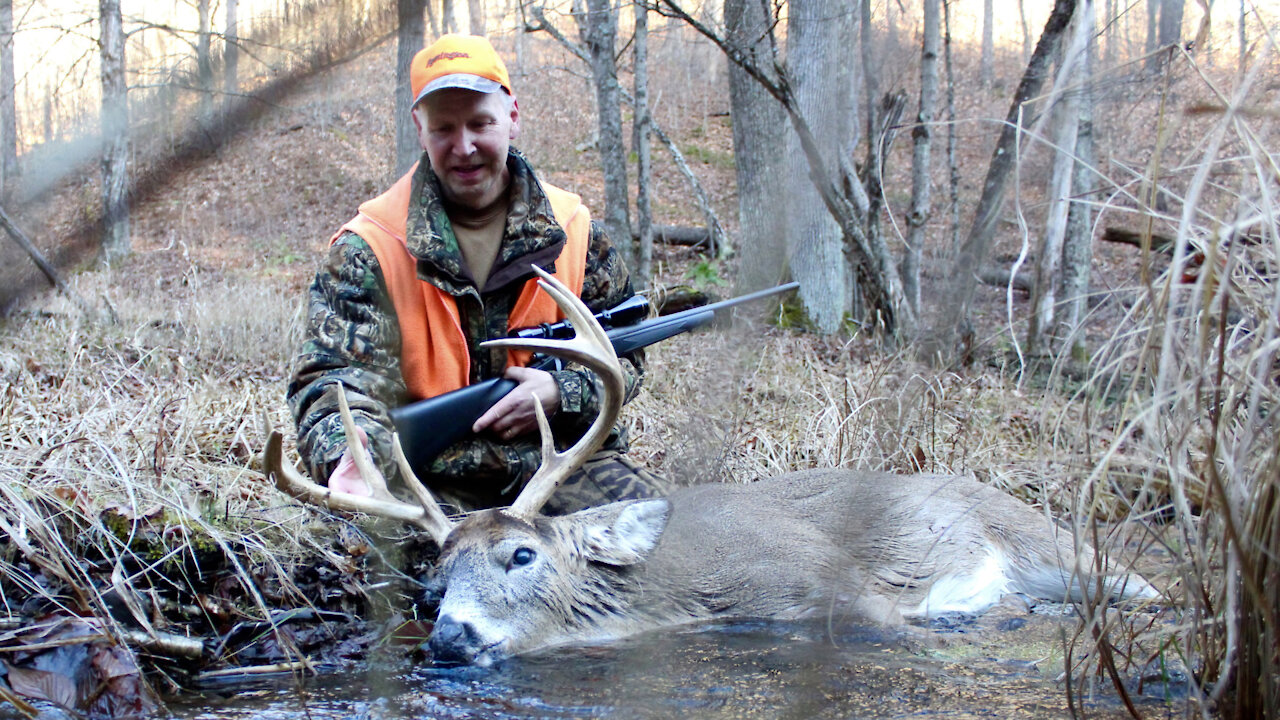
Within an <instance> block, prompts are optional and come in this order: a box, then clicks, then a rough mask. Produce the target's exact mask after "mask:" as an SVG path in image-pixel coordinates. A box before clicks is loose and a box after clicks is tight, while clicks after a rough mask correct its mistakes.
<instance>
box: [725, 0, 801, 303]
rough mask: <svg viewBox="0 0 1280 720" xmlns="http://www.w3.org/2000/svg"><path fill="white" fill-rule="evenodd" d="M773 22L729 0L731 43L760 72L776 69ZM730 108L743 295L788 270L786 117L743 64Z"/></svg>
mask: <svg viewBox="0 0 1280 720" xmlns="http://www.w3.org/2000/svg"><path fill="white" fill-rule="evenodd" d="M772 22H773V18H772V17H771V14H770V13H769V12H768V10H767V8H766V5H765V4H764V3H761V2H759V0H725V3H724V26H725V36H726V39H727V40H728V41H729V42H730V43H731V44H733V45H734V46H735V47H738V48H740V49H741V51H742V53H743V54H744V55H746V56H747V57H748V58H750V60H751V62H752V63H754V64H755V65H756V66H758V67H761V68H772V67H773V66H774V56H773V50H772V47H771V45H770V43H769V35H770V32H769V29H770V26H771V24H772ZM729 106H730V108H731V114H732V117H733V156H734V161H735V166H736V167H735V172H736V176H737V181H738V224H739V226H740V228H741V229H740V231H739V232H740V233H741V237H740V239H739V241H738V292H739V294H743V293H747V292H752V291H755V290H763V289H765V288H768V287H773V286H775V285H777V284H779V283H781V282H782V281H783V280H784V278H785V277H786V275H787V273H788V272H789V268H788V260H787V222H786V219H787V218H786V213H785V212H780V210H779V207H780V205H781V204H782V203H779V197H778V189H777V187H776V186H775V185H774V184H773V182H771V181H772V180H773V179H775V178H779V177H781V176H782V168H783V151H784V149H785V147H786V144H785V143H786V129H787V115H786V113H785V112H784V111H783V109H782V105H780V104H779V103H778V101H777V100H775V99H774V98H773V96H771V95H770V94H769V91H768V90H766V89H765V88H764V87H763V86H762V85H760V83H757V82H756V81H755V80H754V79H752V78H751V76H750V74H748V73H747V71H746V70H744V69H743V68H742V67H741V66H739V65H738V64H736V63H730V64H729Z"/></svg>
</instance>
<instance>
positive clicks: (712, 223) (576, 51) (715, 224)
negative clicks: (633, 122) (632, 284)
mask: <svg viewBox="0 0 1280 720" xmlns="http://www.w3.org/2000/svg"><path fill="white" fill-rule="evenodd" d="M525 9H526V10H527V12H528V13H529V17H528V19H527V20H526V24H525V26H524V30H525V32H545V33H547V34H549V35H551V37H553V38H555V40H556V42H558V43H560V44H561V45H562V46H564V48H565V49H566V50H568V51H569V52H571V53H573V55H574V57H576V58H578V59H579V60H581V61H582V62H583V63H585V64H586V65H587V66H588V67H590V65H591V56H590V54H589V53H588V52H587V51H586V49H584V48H583V46H582V45H580V44H578V43H575V42H573V41H572V40H570V39H569V38H567V37H565V35H564V33H562V32H560V30H559V29H557V28H556V26H555V25H554V24H552V23H551V22H548V21H547V18H546V14H545V13H544V12H543V10H542V8H541V7H540V6H538V5H529V6H526V7H525ZM530 20H531V22H530ZM618 94H619V96H621V98H622V101H623V102H626V103H630V104H631V105H632V106H634V105H635V98H633V97H631V94H630V93H628V92H627V89H626V88H624V87H622V86H621V85H619V86H618ZM649 129H650V131H651V132H652V133H653V136H654V137H655V138H657V139H658V142H660V143H662V146H663V147H664V148H666V150H667V152H668V153H669V154H670V155H671V162H672V163H674V164H675V166H676V170H678V171H679V172H680V174H681V175H682V176H684V178H685V180H687V181H688V183H689V189H690V190H691V191H693V198H694V201H695V202H696V203H697V204H698V208H699V209H700V210H701V211H702V215H703V217H705V218H706V219H707V235H706V236H707V238H709V240H710V243H711V247H710V249H711V252H712V253H713V254H714V255H716V256H717V257H718V256H719V255H720V254H721V252H722V251H723V250H724V248H725V247H726V244H725V241H724V237H725V232H724V227H723V226H721V224H720V218H718V217H717V216H716V212H715V209H714V208H712V207H711V200H710V199H709V198H708V197H707V192H706V190H704V189H703V187H702V183H700V182H699V181H698V176H697V175H694V174H693V170H692V169H690V168H689V163H688V162H686V161H685V159H684V153H682V152H680V148H679V147H677V146H676V144H675V142H674V141H673V140H672V139H671V136H669V135H667V133H666V132H665V131H664V130H663V129H662V126H661V125H659V124H658V123H657V122H654V120H653V115H652V113H651V114H650V115H649ZM633 237H634V236H633Z"/></svg>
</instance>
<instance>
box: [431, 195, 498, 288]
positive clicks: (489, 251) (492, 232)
mask: <svg viewBox="0 0 1280 720" xmlns="http://www.w3.org/2000/svg"><path fill="white" fill-rule="evenodd" d="M507 206H508V202H507V195H506V193H503V194H502V196H501V197H499V198H498V199H497V200H496V201H495V202H494V203H493V204H492V205H489V206H488V207H486V208H483V209H480V210H473V209H471V208H465V207H461V206H456V205H451V204H448V203H446V205H445V211H446V212H447V213H448V215H449V221H450V222H451V223H452V224H453V234H454V236H455V237H457V238H458V250H460V251H461V252H462V262H464V263H466V265H467V269H468V270H470V271H471V277H472V278H473V279H474V280H475V281H476V288H477V289H479V290H484V285H485V281H486V280H488V279H489V272H490V271H491V270H492V269H493V263H494V261H495V260H497V259H498V250H499V249H500V248H501V247H502V236H503V233H504V232H505V231H506V229H507Z"/></svg>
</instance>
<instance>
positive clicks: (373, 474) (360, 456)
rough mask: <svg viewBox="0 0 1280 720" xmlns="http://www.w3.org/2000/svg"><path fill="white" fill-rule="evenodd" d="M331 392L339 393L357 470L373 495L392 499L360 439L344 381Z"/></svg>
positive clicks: (345, 429)
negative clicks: (343, 384)
mask: <svg viewBox="0 0 1280 720" xmlns="http://www.w3.org/2000/svg"><path fill="white" fill-rule="evenodd" d="M329 392H336V393H337V394H338V415H339V417H341V418H342V432H343V434H345V435H346V436H347V452H349V453H351V459H352V460H353V461H354V462H355V464H356V470H358V471H359V472H360V477H361V478H362V479H363V480H364V481H365V483H366V484H367V485H368V486H369V489H370V490H371V491H372V493H373V497H376V498H379V499H383V500H390V499H392V496H391V491H390V490H387V480H386V478H384V477H382V473H381V472H378V469H377V468H375V467H374V466H373V458H371V457H369V450H368V448H366V447H365V446H364V443H363V442H361V441H360V433H359V432H358V431H357V430H356V419H355V418H354V417H352V415H351V405H349V404H348V403H347V389H346V388H345V387H343V386H342V383H334V384H333V385H332V386H331V387H330V388H329Z"/></svg>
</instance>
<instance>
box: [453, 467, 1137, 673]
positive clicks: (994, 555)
mask: <svg viewBox="0 0 1280 720" xmlns="http://www.w3.org/2000/svg"><path fill="white" fill-rule="evenodd" d="M522 548H523V549H527V550H531V551H533V558H532V560H531V561H529V562H528V563H527V564H524V565H518V564H515V563H514V562H513V558H514V557H515V554H516V553H517V551H519V550H521V549H522ZM1078 560H1079V562H1077V557H1076V554H1075V551H1074V543H1073V542H1072V538H1071V536H1070V533H1064V532H1063V531H1061V530H1059V529H1057V528H1056V526H1054V525H1053V524H1052V523H1050V522H1049V521H1048V520H1047V519H1046V518H1045V517H1044V516H1043V515H1042V514H1040V513H1039V512H1037V511H1035V510H1033V509H1032V508H1031V507H1029V506H1027V505H1024V504H1023V503H1021V502H1019V501H1018V500H1016V499H1014V498H1012V497H1010V496H1008V495H1006V494H1004V493H1002V492H1000V491H999V490H996V489H994V488H991V487H989V486H986V485H983V484H982V483H979V482H977V481H975V480H973V479H970V478H965V477H947V476H932V475H915V476H908V477H902V476H896V475H890V474H883V473H867V472H857V471H851V470H809V471H803V472H797V473H791V474H788V475H783V476H779V477H774V478H770V479H766V480H760V481H758V482H754V483H750V484H714V485H702V486H696V487H690V488H684V489H681V490H678V491H676V492H675V493H673V494H672V495H671V496H669V497H668V498H665V499H659V500H635V501H625V502H619V503H613V504H610V505H605V506H603V507H599V508H592V509H588V510H583V511H581V512H577V513H574V514H571V515H567V516H562V517H545V516H535V517H532V518H526V517H521V516H513V515H511V514H509V513H506V512H504V511H502V510H489V511H484V512H481V513H478V514H475V515H472V516H470V517H468V518H467V519H466V520H464V521H463V522H461V523H460V524H459V525H458V527H457V528H455V530H454V531H453V533H452V534H451V535H450V536H449V538H448V540H446V541H445V544H444V547H443V549H442V553H441V557H440V562H439V565H438V570H437V572H436V575H435V577H434V579H433V581H432V582H433V584H435V585H436V586H437V588H438V589H439V590H441V591H443V599H442V600H441V603H440V611H439V618H438V620H437V623H436V628H435V631H434V632H433V634H432V637H431V641H430V644H431V648H432V650H433V652H434V654H435V656H436V658H437V659H440V660H444V661H450V662H467V663H475V664H479V665H488V664H491V663H493V662H495V661H498V660H500V659H502V658H503V657H506V656H509V655H513V654H518V653H522V652H527V651H529V650H533V649H536V648H541V647H545V646H549V645H557V644H563V643H574V642H584V641H597V640H605V639H612V638H618V637H623V636H626V635H631V634H634V633H637V632H641V631H644V630H648V629H652V628H657V627H662V626H666V625H675V624H680V623H687V622H692V621H696V620H702V619H706V618H716V617H736V616H749V617H766V618H778V619H799V618H805V617H811V616H835V617H836V618H847V619H855V620H861V621H871V622H877V623H886V624H890V625H899V624H901V623H903V622H905V621H906V620H911V619H924V618H928V617H934V616H938V615H942V614H946V613H978V612H981V611H983V610H985V609H987V608H989V607H990V606H992V605H993V604H995V603H996V602H997V601H998V600H999V599H1000V598H1001V597H1002V596H1004V595H1005V594H1007V593H1011V592H1018V593H1025V594H1027V595H1031V596H1034V597H1038V598H1042V599H1046V600H1052V601H1058V602H1061V601H1064V600H1069V599H1080V598H1081V597H1082V595H1083V594H1084V593H1092V592H1095V591H1096V587H1095V586H1094V583H1096V582H1097V581H1098V580H1102V581H1103V582H1104V583H1105V584H1106V593H1107V595H1108V596H1110V597H1112V598H1114V599H1117V600H1122V599H1132V598H1151V597H1154V596H1155V591H1154V590H1153V589H1152V588H1151V586H1149V585H1148V584H1147V583H1146V582H1145V581H1143V580H1142V579H1140V578H1138V577H1137V576H1134V575H1118V576H1112V577H1106V576H1104V577H1096V576H1094V575H1092V572H1093V569H1094V554H1093V552H1092V551H1091V550H1089V549H1087V547H1086V549H1085V550H1084V551H1083V552H1082V553H1081V555H1080V557H1079V558H1078Z"/></svg>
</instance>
